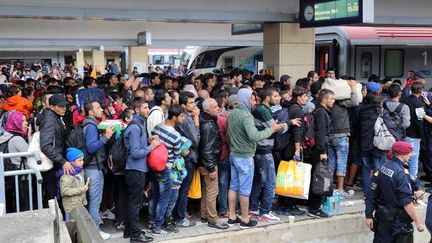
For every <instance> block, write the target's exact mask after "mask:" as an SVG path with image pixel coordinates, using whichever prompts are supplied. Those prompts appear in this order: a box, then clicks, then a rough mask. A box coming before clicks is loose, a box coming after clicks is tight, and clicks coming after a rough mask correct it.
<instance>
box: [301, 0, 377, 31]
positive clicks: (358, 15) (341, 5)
mask: <svg viewBox="0 0 432 243" xmlns="http://www.w3.org/2000/svg"><path fill="white" fill-rule="evenodd" d="M365 9H366V11H365ZM373 10H374V7H373V1H370V0H333V1H328V0H327V1H325V0H301V1H300V10H299V21H300V27H301V28H305V27H321V26H337V25H347V24H358V23H371V22H373V18H374V16H373V14H374V11H373Z"/></svg>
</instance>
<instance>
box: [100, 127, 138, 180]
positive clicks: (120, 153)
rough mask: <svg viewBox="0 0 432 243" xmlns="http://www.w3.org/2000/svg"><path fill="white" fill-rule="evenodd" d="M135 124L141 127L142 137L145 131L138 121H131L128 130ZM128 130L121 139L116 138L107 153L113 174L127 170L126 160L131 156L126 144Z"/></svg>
mask: <svg viewBox="0 0 432 243" xmlns="http://www.w3.org/2000/svg"><path fill="white" fill-rule="evenodd" d="M133 124H136V125H138V127H140V132H141V135H142V132H143V131H142V129H141V126H140V124H139V123H138V122H137V121H131V122H130V123H129V124H128V126H127V127H126V129H128V127H129V126H130V125H133ZM126 129H124V130H123V132H122V133H121V135H120V138H119V139H115V138H114V141H113V142H112V143H111V146H110V148H109V150H108V153H107V164H108V168H109V169H110V170H111V171H112V172H113V173H118V172H122V171H124V170H125V168H126V159H127V156H128V154H129V153H128V151H126V150H127V149H126V146H125V143H124V133H125V132H126ZM141 135H140V136H141Z"/></svg>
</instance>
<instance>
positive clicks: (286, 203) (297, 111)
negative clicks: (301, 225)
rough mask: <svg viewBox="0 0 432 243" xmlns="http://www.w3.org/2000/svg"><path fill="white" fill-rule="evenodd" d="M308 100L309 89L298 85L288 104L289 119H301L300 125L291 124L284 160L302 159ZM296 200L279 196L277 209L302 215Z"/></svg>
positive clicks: (286, 213)
mask: <svg viewBox="0 0 432 243" xmlns="http://www.w3.org/2000/svg"><path fill="white" fill-rule="evenodd" d="M307 102H308V95H307V90H306V89H305V88H303V87H301V86H296V87H295V88H294V89H293V91H292V99H291V101H290V103H289V104H288V114H289V119H290V120H293V119H300V120H301V124H300V126H290V127H289V130H288V132H287V134H288V135H289V136H288V138H287V139H289V144H288V146H287V147H286V148H285V149H284V150H283V151H282V154H281V158H282V160H286V161H290V160H292V159H294V160H296V161H302V160H303V158H302V152H301V151H302V149H301V148H302V145H303V142H304V137H305V135H304V134H305V125H304V112H303V108H302V106H304V105H305V104H306V103H307ZM295 205H296V200H295V199H291V198H286V197H283V196H279V209H278V210H277V211H276V213H277V214H279V215H293V216H300V215H303V214H305V212H303V211H301V210H300V209H298V208H297V207H296V206H295Z"/></svg>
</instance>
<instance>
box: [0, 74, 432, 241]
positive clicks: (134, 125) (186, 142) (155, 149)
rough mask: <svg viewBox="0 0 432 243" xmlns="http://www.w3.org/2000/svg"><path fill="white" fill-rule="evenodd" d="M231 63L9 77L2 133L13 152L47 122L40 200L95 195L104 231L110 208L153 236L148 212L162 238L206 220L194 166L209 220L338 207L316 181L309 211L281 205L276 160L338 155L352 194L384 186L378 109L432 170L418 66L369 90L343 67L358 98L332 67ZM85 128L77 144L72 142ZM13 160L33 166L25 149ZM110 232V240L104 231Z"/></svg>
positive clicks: (94, 210) (333, 163) (341, 182)
mask: <svg viewBox="0 0 432 243" xmlns="http://www.w3.org/2000/svg"><path fill="white" fill-rule="evenodd" d="M72 70H75V71H77V69H74V68H72ZM134 71H136V70H134ZM225 71H227V72H226V73H221V74H215V73H206V74H202V75H197V74H195V73H194V72H188V71H187V70H183V72H184V74H183V75H181V76H177V77H172V76H169V75H166V74H160V73H158V72H151V73H141V74H140V73H137V72H135V73H132V75H130V77H128V78H126V76H125V75H123V74H117V75H116V74H114V73H106V74H104V75H97V76H96V77H93V76H92V75H90V74H88V75H86V76H84V77H80V76H74V75H69V76H67V77H57V76H55V75H53V72H52V71H51V72H49V73H47V74H44V75H39V74H38V75H30V76H29V77H26V78H25V79H22V78H18V79H14V78H12V79H9V80H10V81H13V84H11V85H4V84H3V85H0V89H1V91H2V94H3V95H2V96H0V101H1V102H2V105H1V106H0V107H1V109H2V114H3V115H2V119H1V122H2V135H1V136H0V142H1V144H6V145H7V146H6V147H7V148H8V152H22V151H27V150H28V147H29V145H28V144H29V143H30V141H31V138H32V136H33V134H34V132H37V131H39V132H40V148H41V151H42V153H44V154H45V155H46V157H47V158H48V159H49V160H50V161H52V163H53V167H52V169H50V170H48V171H44V172H42V176H43V203H44V206H45V207H47V206H48V200H50V199H53V198H55V197H56V198H57V199H58V200H59V201H60V202H61V204H62V208H63V210H64V213H65V218H66V219H67V218H68V217H70V215H69V213H70V211H71V210H72V209H73V208H74V207H77V206H81V205H85V206H86V207H87V209H88V212H89V214H90V215H91V217H92V219H93V220H94V223H95V225H96V227H97V228H99V229H100V225H101V224H102V223H103V219H113V220H114V222H115V226H116V228H117V229H119V230H123V236H124V237H125V238H130V239H131V242H148V241H152V240H153V238H152V237H150V236H148V235H147V234H145V233H144V232H143V231H142V229H141V228H140V224H139V222H140V221H141V220H142V219H141V218H140V217H141V216H140V215H141V214H140V212H141V211H145V213H144V214H145V215H146V216H145V218H144V221H145V222H146V224H147V225H148V228H149V230H151V232H152V234H153V235H154V236H159V235H170V234H175V233H177V232H178V230H179V228H184V227H194V226H195V225H196V222H195V220H194V217H192V214H191V210H192V209H191V205H190V204H191V202H190V200H189V199H188V192H189V190H190V187H191V184H192V181H193V178H194V175H195V174H196V173H195V171H196V170H198V171H199V174H200V176H201V190H202V196H201V201H200V219H199V220H200V221H201V222H204V223H207V224H208V226H209V227H213V228H216V229H220V230H224V229H228V227H230V226H234V225H239V226H240V228H242V229H245V228H251V227H255V226H256V225H257V224H258V221H264V222H278V221H279V220H280V217H279V216H278V215H293V216H298V215H303V214H305V213H307V214H308V215H309V216H312V217H316V218H323V217H329V215H328V214H327V213H326V212H324V211H323V210H322V208H321V202H322V196H320V195H315V194H313V193H312V192H310V194H309V199H308V200H307V206H308V207H307V212H305V211H303V210H300V209H299V208H298V207H297V206H298V205H299V204H301V203H302V202H300V200H298V199H293V198H289V197H284V196H280V195H279V196H277V199H278V200H277V204H276V205H273V199H274V198H275V187H276V172H277V168H278V165H279V163H280V161H282V160H285V161H291V160H294V161H303V162H305V163H309V164H311V165H312V172H313V171H314V169H315V168H316V166H317V164H318V163H319V162H320V161H328V162H329V165H330V168H331V170H332V171H333V173H334V175H335V182H334V187H335V190H337V192H338V194H339V195H340V196H341V197H342V198H345V199H351V198H352V197H353V194H352V193H349V192H348V191H349V190H356V191H359V190H362V189H363V191H364V193H365V194H366V195H368V193H372V191H373V190H375V189H376V182H375V178H374V177H372V179H371V175H372V174H373V173H375V172H379V171H382V170H381V169H380V168H381V167H382V165H383V164H385V163H384V161H385V160H386V154H387V152H388V151H384V150H380V149H378V148H377V146H378V145H377V144H374V137H375V136H376V134H375V132H374V131H375V126H376V121H377V119H379V118H381V119H382V120H383V121H384V123H385V124H386V126H387V128H388V130H389V132H390V133H391V135H392V136H393V137H394V139H395V141H406V142H408V143H409V144H411V146H412V151H410V153H409V154H412V156H411V157H410V158H409V162H408V161H406V162H407V163H406V164H405V166H406V167H407V169H408V171H409V174H410V175H411V176H412V177H413V178H414V179H415V178H416V177H417V174H418V163H419V161H422V162H423V165H424V166H423V169H424V171H425V173H426V178H425V179H427V180H429V181H430V180H431V178H432V177H431V176H432V174H431V173H432V154H431V153H432V135H431V131H432V130H431V128H432V106H431V101H432V94H430V93H429V92H425V91H424V88H425V87H424V84H425V77H424V75H423V74H422V73H418V72H410V74H409V78H408V80H407V81H406V82H404V84H402V83H401V82H400V81H399V80H394V81H393V80H391V79H387V78H385V79H383V80H380V79H379V78H378V77H376V76H373V77H371V79H370V80H369V82H368V83H367V84H362V89H361V93H359V92H356V88H357V85H358V83H357V82H356V81H355V79H354V78H352V77H349V76H344V77H341V78H342V79H341V80H340V82H346V83H347V86H349V89H350V90H351V92H350V97H348V98H346V99H343V100H339V99H338V100H336V94H335V92H333V91H331V90H329V89H323V88H322V85H323V83H324V81H325V79H326V78H330V79H336V73H335V70H334V69H332V68H330V69H328V70H327V71H326V73H325V77H319V75H318V73H316V72H314V71H311V72H309V73H308V74H307V77H305V78H302V79H299V80H297V81H296V82H295V84H294V83H293V81H292V78H291V77H290V76H288V75H282V76H281V77H280V79H279V80H277V79H276V78H275V77H274V76H271V75H267V74H266V75H260V74H254V73H253V72H251V71H248V70H242V69H238V68H232V69H230V70H225ZM37 73H38V72H37ZM168 74H169V73H168ZM0 77H1V75H0ZM0 83H1V82H0ZM107 119H108V120H112V119H115V120H121V123H122V124H121V126H120V127H121V129H117V128H116V127H115V126H113V125H109V124H108V126H106V128H103V129H100V127H99V126H98V125H99V124H101V123H103V122H104V121H106V120H107ZM311 121H312V122H311ZM78 128H81V130H82V131H83V136H82V137H81V139H82V140H83V141H82V144H83V146H81V147H80V146H79V143H75V144H71V143H70V142H68V140H67V139H66V138H69V137H73V136H72V135H71V134H73V133H74V132H76V130H78ZM310 131H312V134H313V137H311V136H310V134H311V133H310ZM78 137H79V136H78ZM118 140H120V141H121V142H122V145H123V147H124V151H123V152H124V153H125V157H124V160H125V162H124V164H125V165H124V169H123V170H121V171H118V170H115V171H114V170H113V169H112V168H113V167H112V164H110V163H109V161H111V160H112V158H111V157H112V154H110V153H111V152H110V151H111V149H112V147H113V146H114V145H113V144H114V143H115V142H116V141H118ZM421 143H424V144H425V148H424V149H421V146H420V144H421ZM162 147H163V149H161V148H162ZM404 148H405V147H404ZM393 152H394V153H396V155H401V156H402V157H403V156H404V155H406V154H407V153H406V151H405V150H403V149H402V150H400V149H399V150H398V149H397V148H396V149H393ZM160 154H165V155H166V156H165V158H163V156H162V157H161V158H158V159H159V160H160V161H164V162H161V163H162V165H163V168H162V169H156V168H155V166H154V165H153V163H151V162H150V161H151V159H153V158H151V157H152V156H156V157H157V156H158V155H160ZM419 155H420V156H419ZM422 155H424V156H422ZM404 160H406V157H404ZM9 164H10V165H11V166H12V168H14V167H15V169H19V168H24V167H26V165H25V160H24V159H21V158H13V159H11V161H10V163H9ZM358 171H361V173H358ZM22 180H24V179H22ZM359 181H361V183H359ZM413 181H415V180H413ZM413 183H414V182H413ZM23 184H25V183H23ZM8 185H10V186H7V199H8V203H7V209H8V210H9V211H12V210H13V208H14V206H16V205H14V198H15V196H14V193H15V191H14V189H13V183H11V182H9V184H8ZM374 187H375V189H374ZM370 188H372V189H373V190H372V191H371V190H370ZM413 189H414V188H413ZM412 193H413V195H415V196H416V197H417V198H419V199H421V198H422V196H423V194H424V191H423V190H421V189H420V188H419V187H416V188H415V191H413V192H412ZM27 196H28V193H27V194H26V193H22V195H20V197H23V198H26V197H27ZM367 198H370V197H367ZM26 201H28V198H27V200H24V199H23V200H20V203H21V204H22V205H20V208H21V210H26V209H28V208H29V207H28V205H26ZM400 203H402V202H400ZM238 205H239V210H237V206H238ZM396 206H398V207H399V206H401V205H400V204H398V203H396ZM396 206H395V207H396ZM402 206H405V204H404V205H402ZM273 210H274V212H275V213H273ZM141 213H142V212H141ZM237 213H238V214H237ZM366 216H367V217H370V216H371V212H370V211H368V212H367V213H366ZM410 216H411V215H410ZM223 218H224V219H227V221H225V220H221V219H223ZM415 223H416V224H417V225H418V228H421V227H422V226H421V224H420V223H419V221H417V222H415ZM369 226H371V224H370V223H369ZM101 236H102V237H103V238H104V239H108V238H109V237H110V235H109V234H107V233H105V232H102V231H101Z"/></svg>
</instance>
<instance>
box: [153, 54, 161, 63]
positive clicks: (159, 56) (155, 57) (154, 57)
mask: <svg viewBox="0 0 432 243" xmlns="http://www.w3.org/2000/svg"><path fill="white" fill-rule="evenodd" d="M153 64H156V65H162V64H164V56H162V55H154V56H153Z"/></svg>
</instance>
